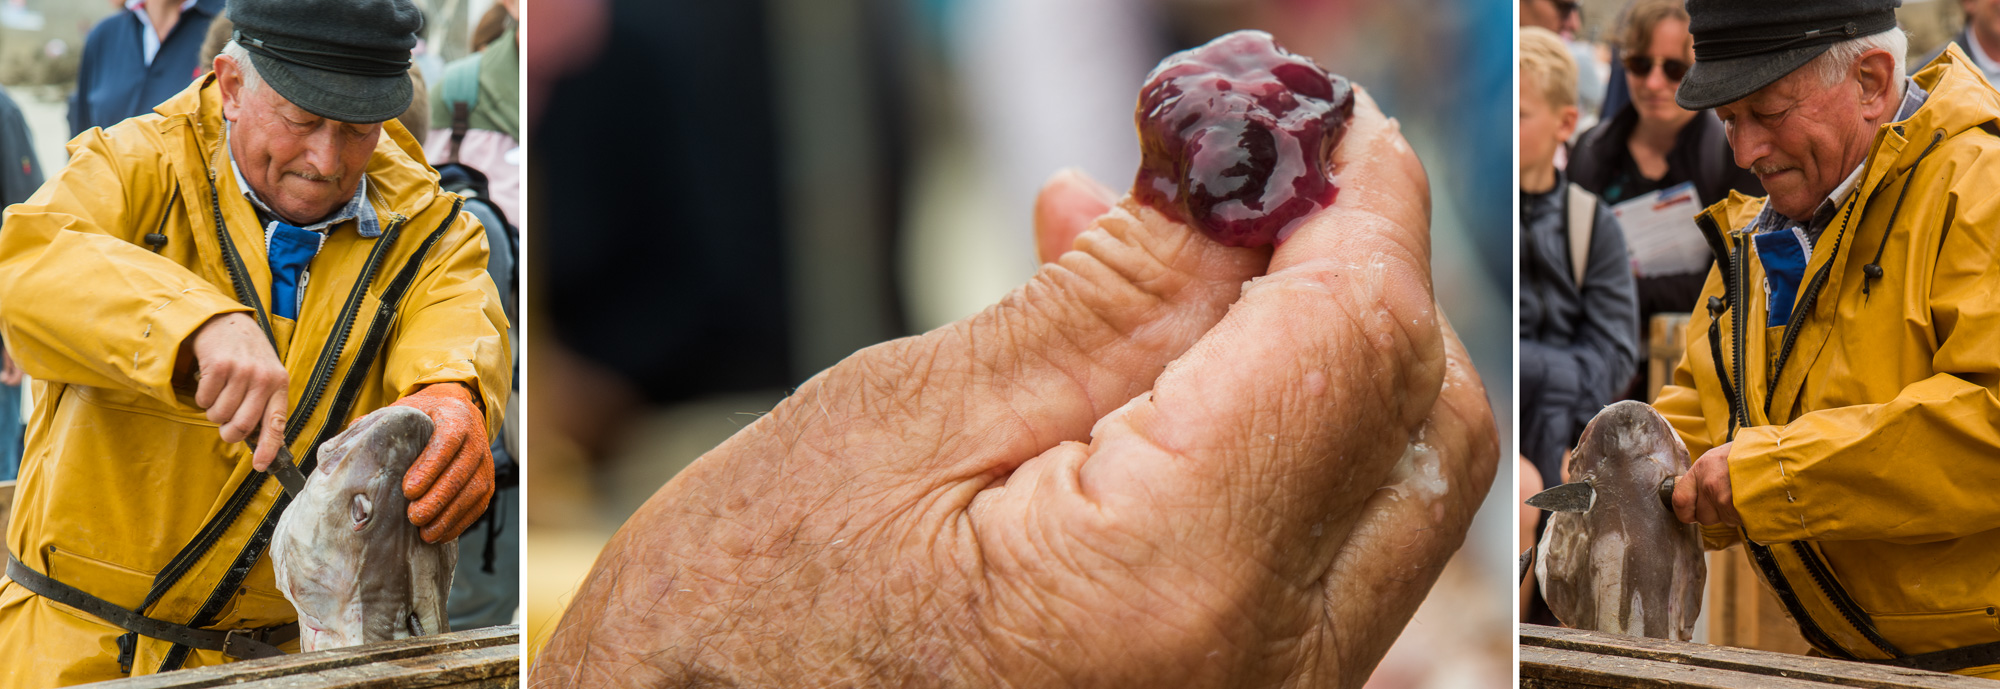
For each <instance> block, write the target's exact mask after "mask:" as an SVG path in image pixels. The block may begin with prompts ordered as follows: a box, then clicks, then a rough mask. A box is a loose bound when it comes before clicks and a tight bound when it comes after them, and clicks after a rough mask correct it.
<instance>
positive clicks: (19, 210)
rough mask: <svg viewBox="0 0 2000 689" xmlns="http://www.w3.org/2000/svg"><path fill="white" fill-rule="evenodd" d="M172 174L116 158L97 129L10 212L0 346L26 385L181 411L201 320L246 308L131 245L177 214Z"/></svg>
mask: <svg viewBox="0 0 2000 689" xmlns="http://www.w3.org/2000/svg"><path fill="white" fill-rule="evenodd" d="M120 134H121V135H125V136H143V135H144V132H141V131H138V130H133V129H127V130H123V131H120ZM170 174H171V173H170V172H168V171H167V170H166V169H165V166H163V165H160V164H159V162H158V160H157V158H154V159H141V158H139V157H137V156H135V155H131V154H121V152H119V151H117V150H115V149H113V148H112V146H111V141H110V137H109V136H108V135H107V134H106V133H105V132H104V131H103V130H91V131H88V132H85V133H84V134H83V135H82V136H79V137H78V138H77V139H76V140H75V141H73V142H71V144H70V162H69V164H68V165H65V166H64V167H63V168H62V170H61V171H60V172H58V173H57V174H56V176H55V178H54V179H51V180H49V181H48V183H47V184H44V185H43V186H42V188H41V189H39V190H37V191H36V192H35V194H34V195H33V196H31V197H29V199H28V200H27V202H25V203H20V204H16V205H14V206H12V207H10V208H8V209H7V211H6V216H5V219H4V224H0V226H4V227H5V228H6V230H5V231H4V232H0V336H4V338H5V340H6V342H7V347H8V350H9V352H10V353H11V354H12V355H13V357H14V359H15V361H17V362H19V363H20V366H21V368H22V370H24V371H26V372H27V373H28V375H31V376H34V377H36V378H41V379H45V380H49V381H54V382H59V383H68V384H72V385H87V386H94V387H113V388H123V389H130V390H136V391H139V392H141V393H143V394H146V395H147V396H150V397H153V398H155V399H158V400H160V401H161V402H162V403H165V404H168V405H179V404H180V403H179V402H177V401H176V400H175V397H174V391H173V387H172V384H173V369H174V363H175V358H176V356H177V355H178V353H179V351H180V348H181V343H182V342H183V341H185V340H186V339H187V338H188V337H189V336H190V335H192V334H193V333H194V331H195V330H196V329H197V328H199V327H201V325H202V324H204V323H206V322H208V319H210V318H213V317H215V316H217V315H220V314H224V313H230V312H236V311H248V310H249V309H248V308H247V307H244V306H243V305H241V304H238V303H237V302H236V300H235V299H234V298H233V297H231V296H230V295H228V294H226V293H224V292H223V291H222V290H220V289H218V288H216V287H215V285H213V284H210V283H209V282H208V281H207V280H205V279H203V278H201V277H200V276H198V275H196V274H195V273H194V272H192V271H190V270H188V269H187V268H185V267H183V266H181V265H180V264H177V263H175V262H173V261H172V260H169V259H167V258H165V257H162V256H159V255H157V254H155V253H153V252H152V251H150V250H149V249H147V248H146V247H144V246H142V245H140V244H139V243H138V241H139V239H140V237H143V236H144V235H145V234H146V233H147V232H151V231H153V229H154V228H155V227H157V226H158V225H159V220H160V218H162V217H164V214H166V213H171V212H174V211H175V209H176V208H177V204H176V202H175V199H173V198H172V189H173V186H172V183H171V181H170V180H169V179H168V178H169V175H170Z"/></svg>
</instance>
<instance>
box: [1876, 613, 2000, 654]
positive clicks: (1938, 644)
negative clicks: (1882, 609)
mask: <svg viewBox="0 0 2000 689" xmlns="http://www.w3.org/2000/svg"><path fill="white" fill-rule="evenodd" d="M1869 617H1872V618H1874V619H1875V628H1876V629H1877V630H1878V631H1880V632H1882V635H1883V636H1884V637H1887V638H1888V639H1889V640H1890V641H1893V642H1895V643H1896V645H1898V646H1900V647H1902V649H1903V652H1904V653H1912V654H1915V653H1928V652H1931V651H1942V650H1946V649H1952V648H1960V647H1963V646H1971V645H1974V644H1983V643H1991V642H1993V641H2000V606H1993V605H1989V606H1986V607H1979V608H1967V609H1964V610H1945V611H1939V612H1898V613H1871V614H1870V615H1869Z"/></svg>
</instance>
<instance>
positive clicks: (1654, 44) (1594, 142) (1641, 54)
mask: <svg viewBox="0 0 2000 689" xmlns="http://www.w3.org/2000/svg"><path fill="white" fill-rule="evenodd" d="M1619 43H1620V44H1621V48H1622V50H1623V52H1624V53H1625V57H1624V59H1623V60H1621V64H1622V65H1623V66H1624V68H1625V70H1624V74H1625V83H1626V85H1627V86H1628V87H1630V90H1631V100H1630V102H1629V103H1626V104H1625V106H1624V107H1623V108H1621V109H1619V111H1618V113H1617V114H1616V115H1612V116H1611V117H1610V118H1608V119H1606V120H1604V121H1602V122H1600V123H1599V124H1598V125H1597V126H1595V127H1592V128H1591V129H1590V130H1589V131H1587V132H1584V134H1583V136H1581V137H1578V139H1577V142H1576V146H1575V149H1574V150H1573V151H1572V152H1571V153H1570V157H1569V160H1570V163H1569V168H1568V170H1567V172H1568V173H1569V178H1570V179H1571V180H1572V181H1574V182H1576V184H1577V186H1581V187H1583V188H1585V189H1588V190H1590V191H1591V192H1592V193H1595V194H1597V195H1598V197H1599V198H1601V199H1603V200H1604V203H1606V204H1609V205H1617V204H1618V203H1621V202H1624V201H1628V200H1631V199H1633V198H1636V197H1639V196H1643V195H1645V194H1648V193H1651V192H1654V191H1658V190H1662V189H1670V188H1672V187H1675V186H1678V185H1680V184H1682V183H1687V182H1692V183H1693V187H1694V192H1695V196H1696V199H1697V201H1698V202H1699V207H1697V208H1696V210H1699V209H1700V208H1703V207H1707V206H1708V205H1710V204H1713V203H1715V202H1717V201H1721V200H1722V199H1723V198H1725V197H1727V196H1728V195H1729V191H1730V190H1731V189H1734V190H1737V191H1741V192H1743V193H1745V194H1749V195H1752V196H1762V195H1763V194H1764V187H1763V185H1762V184H1760V183H1758V181H1757V176H1756V175H1753V174H1751V173H1750V171H1749V170H1745V169H1743V168H1740V167H1737V166H1736V161H1735V158H1734V154H1732V153H1731V152H1730V150H1729V142H1728V140H1727V139H1726V138H1725V137H1724V134H1723V130H1722V122H1721V120H1718V119H1716V117H1715V115H1714V114H1713V113H1711V112H1709V111H1706V110H1700V111H1690V110H1683V109H1681V107H1680V106H1679V105H1677V104H1675V102H1674V91H1675V90H1676V89H1678V88H1680V84H1681V78H1682V77H1683V76H1685V75H1686V74H1687V70H1688V67H1689V66H1690V65H1693V64H1694V37H1693V36H1691V35H1690V34H1689V33H1688V15H1687V10H1686V9H1685V8H1683V7H1682V5H1681V0H1638V2H1636V3H1634V4H1633V5H1632V7H1631V9H1629V10H1627V11H1626V13H1625V21H1624V25H1623V26H1622V27H1620V30H1619ZM1613 78H1614V79H1615V78H1617V77H1615V76H1614V77H1613ZM1689 215H1690V219H1689V221H1688V223H1687V228H1686V231H1688V232H1696V231H1697V230H1696V229H1695V227H1694V221H1693V219H1692V215H1693V212H1692V211H1691V212H1690V213H1689ZM1633 231H1643V230H1641V229H1640V228H1632V229H1628V230H1627V232H1633ZM1655 231H1657V230H1655ZM1710 264H1711V265H1712V264H1713V262H1712V261H1711V262H1710ZM1707 276H1708V269H1707V268H1706V267H1704V268H1701V269H1699V270H1695V271H1692V272H1683V273H1677V274H1667V275H1647V274H1645V273H1644V271H1641V274H1640V275H1639V280H1638V291H1639V324H1640V327H1641V328H1642V329H1643V328H1645V327H1647V324H1648V323H1650V322H1651V321H1652V317H1653V314H1656V313H1669V312H1687V311H1690V310H1692V309H1693V308H1694V305H1695V300H1696V299H1697V298H1698V297H1699V296H1700V294H1701V285H1702V281H1703V280H1705V279H1707ZM1640 339H1641V341H1642V342H1643V341H1645V339H1646V338H1644V337H1641V338H1640ZM1643 375H1644V374H1643V367H1642V373H1641V377H1642V378H1643ZM1643 382H1644V381H1643V380H1641V381H1639V383H1640V385H1639V386H1638V388H1637V389H1636V392H1643V390H1644V386H1643ZM1628 396H1630V395H1628Z"/></svg>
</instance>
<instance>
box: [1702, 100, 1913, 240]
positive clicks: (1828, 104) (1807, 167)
mask: <svg viewBox="0 0 2000 689" xmlns="http://www.w3.org/2000/svg"><path fill="white" fill-rule="evenodd" d="M1861 97H1862V93H1861V87H1860V85H1859V84H1858V83H1857V82H1856V81H1855V80H1853V79H1841V80H1840V81H1838V82H1836V83H1835V84H1834V85H1833V86H1832V87H1830V88H1822V87H1821V86H1820V81H1819V79H1818V78H1816V77H1815V76H1814V75H1812V74H1811V73H1810V70H1807V69H1799V70H1797V71H1794V72H1792V73H1791V74H1790V75H1787V76H1786V77H1785V78H1783V79H1779V80H1778V81H1777V82H1776V83H1773V84H1771V85H1770V86H1766V87H1764V88H1763V89H1760V90H1758V91H1757V92H1755V93H1752V94H1750V95H1749V96H1748V97H1746V98H1744V99H1742V100H1739V101H1736V102H1733V103H1730V104H1727V105H1723V106H1720V107H1717V108H1716V109H1715V115H1716V116H1717V117H1720V118H1722V123H1723V126H1724V128H1725V129H1726V130H1727V131H1728V133H1729V145H1730V147H1731V148H1733V149H1735V152H1736V164H1737V165H1739V166H1741V167H1743V168H1746V169H1748V170H1750V171H1751V172H1752V173H1755V174H1756V175H1757V179H1758V180H1759V181H1762V182H1763V183H1764V190H1765V191H1767V192H1770V194H1771V208H1772V210H1775V211H1777V212H1779V213H1782V214H1784V215H1785V217H1788V218H1792V219H1794V220H1804V219H1806V218H1809V217H1811V216H1812V212H1813V209H1814V208H1816V207H1818V206H1819V204H1820V202H1821V201H1824V200H1826V197H1827V196H1828V195H1829V194H1832V193H1833V190H1834V188H1835V187H1838V186H1840V183H1841V182H1842V181H1843V180H1846V179H1847V176H1848V174H1850V173H1852V172H1853V171H1854V167H1855V166H1856V165H1859V164H1860V161H1861V160H1862V159H1863V158H1865V157H1866V154H1867V147H1868V144H1869V142H1870V141H1871V140H1872V139H1873V138H1874V127H1873V126H1871V125H1870V124H1869V122H1868V116H1867V114H1866V113H1864V112H1863V108H1862V102H1861Z"/></svg>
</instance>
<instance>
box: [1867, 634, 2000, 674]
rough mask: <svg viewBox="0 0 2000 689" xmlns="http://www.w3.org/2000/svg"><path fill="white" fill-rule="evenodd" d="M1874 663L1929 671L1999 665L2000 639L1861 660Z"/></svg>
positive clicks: (1950, 670) (1949, 670)
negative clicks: (1900, 655) (1893, 656)
mask: <svg viewBox="0 0 2000 689" xmlns="http://www.w3.org/2000/svg"><path fill="white" fill-rule="evenodd" d="M1863 662H1867V663H1873V664H1876V665H1894V666H1896V667H1907V668H1912V669H1916V670H1930V671H1931V672H1952V671H1956V670H1963V669H1966V668H1971V667H1979V666H1982V665H2000V641H1994V642H1989V643H1983V644H1975V645H1972V646H1965V647H1962V648H1952V649H1946V650H1942V651H1932V652H1930V653H1918V654H1916V655H1908V656H1903V657H1901V658H1890V659H1888V660H1868V661H1863Z"/></svg>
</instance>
